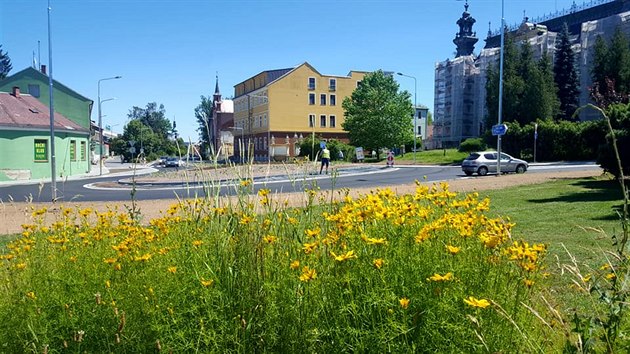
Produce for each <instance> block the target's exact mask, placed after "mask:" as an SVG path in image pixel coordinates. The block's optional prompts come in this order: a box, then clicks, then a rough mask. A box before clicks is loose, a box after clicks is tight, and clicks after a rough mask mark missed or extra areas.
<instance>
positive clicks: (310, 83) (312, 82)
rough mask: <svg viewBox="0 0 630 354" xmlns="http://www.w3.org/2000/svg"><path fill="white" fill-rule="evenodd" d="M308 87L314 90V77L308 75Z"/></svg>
mask: <svg viewBox="0 0 630 354" xmlns="http://www.w3.org/2000/svg"><path fill="white" fill-rule="evenodd" d="M308 89H309V90H315V78H314V77H309V78H308Z"/></svg>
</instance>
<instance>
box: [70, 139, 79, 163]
mask: <svg viewBox="0 0 630 354" xmlns="http://www.w3.org/2000/svg"><path fill="white" fill-rule="evenodd" d="M76 160H77V142H76V140H70V161H76Z"/></svg>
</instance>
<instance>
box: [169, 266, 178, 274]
mask: <svg viewBox="0 0 630 354" xmlns="http://www.w3.org/2000/svg"><path fill="white" fill-rule="evenodd" d="M167 270H168V271H169V273H173V274H175V273H176V272H177V267H175V266H171V267H168V269H167Z"/></svg>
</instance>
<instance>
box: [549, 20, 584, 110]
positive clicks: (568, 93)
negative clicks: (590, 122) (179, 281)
mask: <svg viewBox="0 0 630 354" xmlns="http://www.w3.org/2000/svg"><path fill="white" fill-rule="evenodd" d="M553 73H554V82H555V83H556V87H557V88H558V100H559V101H560V110H559V113H558V116H557V118H558V119H561V120H576V118H573V113H574V112H575V110H576V109H577V108H578V104H579V97H580V87H579V85H580V80H579V78H578V74H577V66H576V63H575V52H574V51H573V49H572V48H571V42H570V39H569V27H568V26H567V24H566V22H565V24H564V26H563V28H562V32H560V35H559V36H558V39H557V40H556V58H555V62H554V66H553Z"/></svg>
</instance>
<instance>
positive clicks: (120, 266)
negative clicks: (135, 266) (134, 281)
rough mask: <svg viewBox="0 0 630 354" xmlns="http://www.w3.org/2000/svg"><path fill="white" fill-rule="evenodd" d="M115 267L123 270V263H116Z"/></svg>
mask: <svg viewBox="0 0 630 354" xmlns="http://www.w3.org/2000/svg"><path fill="white" fill-rule="evenodd" d="M114 269H116V270H121V269H122V265H120V263H118V264H116V265H114Z"/></svg>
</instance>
